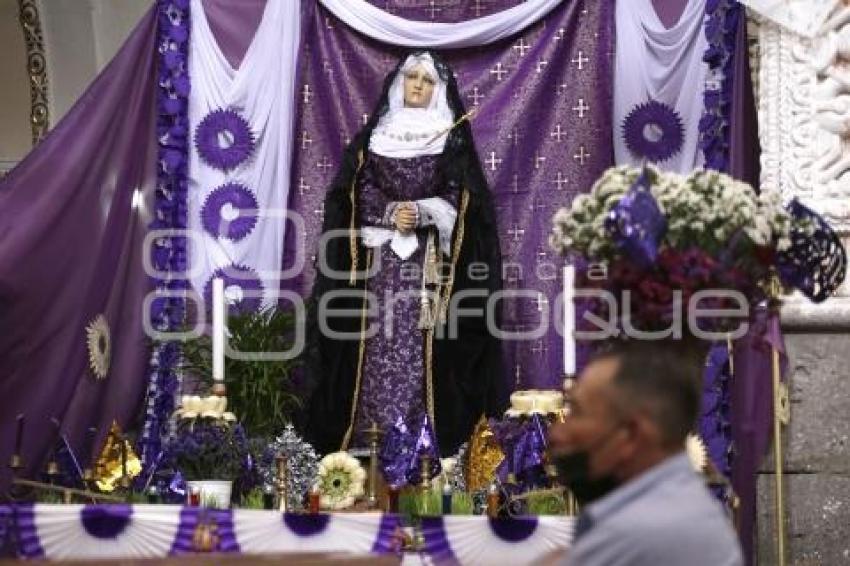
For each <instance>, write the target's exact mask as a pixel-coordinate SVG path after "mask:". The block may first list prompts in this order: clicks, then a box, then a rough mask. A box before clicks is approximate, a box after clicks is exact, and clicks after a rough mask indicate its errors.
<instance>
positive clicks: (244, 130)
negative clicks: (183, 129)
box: [195, 109, 255, 171]
mask: <svg viewBox="0 0 850 566" xmlns="http://www.w3.org/2000/svg"><path fill="white" fill-rule="evenodd" d="M254 146H255V141H254V134H253V132H251V126H250V125H249V124H248V121H247V120H245V118H243V117H242V116H240V115H239V114H238V113H237V112H235V111H234V110H230V109H228V110H224V109H218V110H213V111H212V112H210V113H209V114H207V115H206V116H205V117H204V119H203V120H201V123H200V124H198V126H197V127H196V128H195V147H196V148H197V149H198V154H199V155H200V156H201V159H202V160H203V161H204V162H205V163H206V164H207V165H209V166H210V167H214V168H216V169H219V170H221V171H230V170H232V169H235V168H236V167H238V166H239V165H241V164H243V163H244V162H245V161H247V160H248V158H249V157H251V155H252V154H253V153H254Z"/></svg>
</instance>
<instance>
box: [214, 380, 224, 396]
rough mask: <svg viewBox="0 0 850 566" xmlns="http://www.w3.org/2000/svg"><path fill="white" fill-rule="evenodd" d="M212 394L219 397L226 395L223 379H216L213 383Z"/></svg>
mask: <svg viewBox="0 0 850 566" xmlns="http://www.w3.org/2000/svg"><path fill="white" fill-rule="evenodd" d="M212 394H213V395H217V396H219V397H225V396H226V395H227V387H226V386H225V385H224V382H223V381H216V382H215V383H213V386H212Z"/></svg>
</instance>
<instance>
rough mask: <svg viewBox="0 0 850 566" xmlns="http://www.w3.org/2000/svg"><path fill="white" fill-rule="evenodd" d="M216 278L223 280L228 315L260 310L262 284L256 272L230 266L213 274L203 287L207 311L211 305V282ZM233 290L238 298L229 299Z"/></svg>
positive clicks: (242, 266)
mask: <svg viewBox="0 0 850 566" xmlns="http://www.w3.org/2000/svg"><path fill="white" fill-rule="evenodd" d="M217 277H221V278H222V279H224V296H225V298H227V299H228V301H229V303H228V304H229V308H228V311H229V312H230V313H233V314H237V313H240V312H258V311H259V310H260V308H261V307H262V304H263V282H262V281H260V278H259V277H258V276H257V272H256V271H254V270H253V269H252V268H250V267H248V266H246V265H230V266H228V267H225V268H221V269H216V270H215V271H214V272H213V274H212V275H211V276H210V278H209V280H207V284H206V285H205V286H204V301H205V303H206V305H207V308H208V309H209V308H211V305H212V282H213V279H215V278H217ZM234 288H238V290H237V291H236V292H237V294H238V295H239V296H237V297H236V298H232V297H231V293H232V292H233V291H234V290H235V289H234Z"/></svg>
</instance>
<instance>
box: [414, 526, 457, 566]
mask: <svg viewBox="0 0 850 566" xmlns="http://www.w3.org/2000/svg"><path fill="white" fill-rule="evenodd" d="M422 538H423V539H424V544H423V546H422V551H423V552H424V553H425V554H427V555H428V556H430V557H431V558H432V559H433V560H434V562H436V563H437V564H460V562H458V559H457V557H456V556H455V554H454V552H453V551H452V546H451V545H450V544H449V539H448V537H447V536H446V528H445V523H443V518H442V517H423V518H422Z"/></svg>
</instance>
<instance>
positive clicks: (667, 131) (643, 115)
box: [622, 100, 685, 163]
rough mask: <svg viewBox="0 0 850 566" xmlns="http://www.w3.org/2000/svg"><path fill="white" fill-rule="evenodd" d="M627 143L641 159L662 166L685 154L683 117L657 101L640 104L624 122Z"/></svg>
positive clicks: (632, 151) (624, 137) (624, 136)
mask: <svg viewBox="0 0 850 566" xmlns="http://www.w3.org/2000/svg"><path fill="white" fill-rule="evenodd" d="M622 128H623V139H624V140H625V142H626V147H627V148H628V149H629V151H630V152H631V153H632V155H634V156H635V157H636V158H637V159H646V160H648V161H651V162H654V163H658V162H661V161H666V160H667V159H670V158H671V157H673V156H674V155H676V154H677V153H678V152H679V151H681V150H682V144H683V143H684V141H685V127H684V125H683V123H682V117H681V116H679V113H678V112H676V110H675V109H673V108H671V107H670V106H668V105H666V104H664V103H663V102H658V101H657V100H649V101H647V102H644V103H642V104H638V105H637V106H635V107H634V108H632V111H631V112H629V115H628V116H626V118H625V120H623V125H622Z"/></svg>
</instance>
